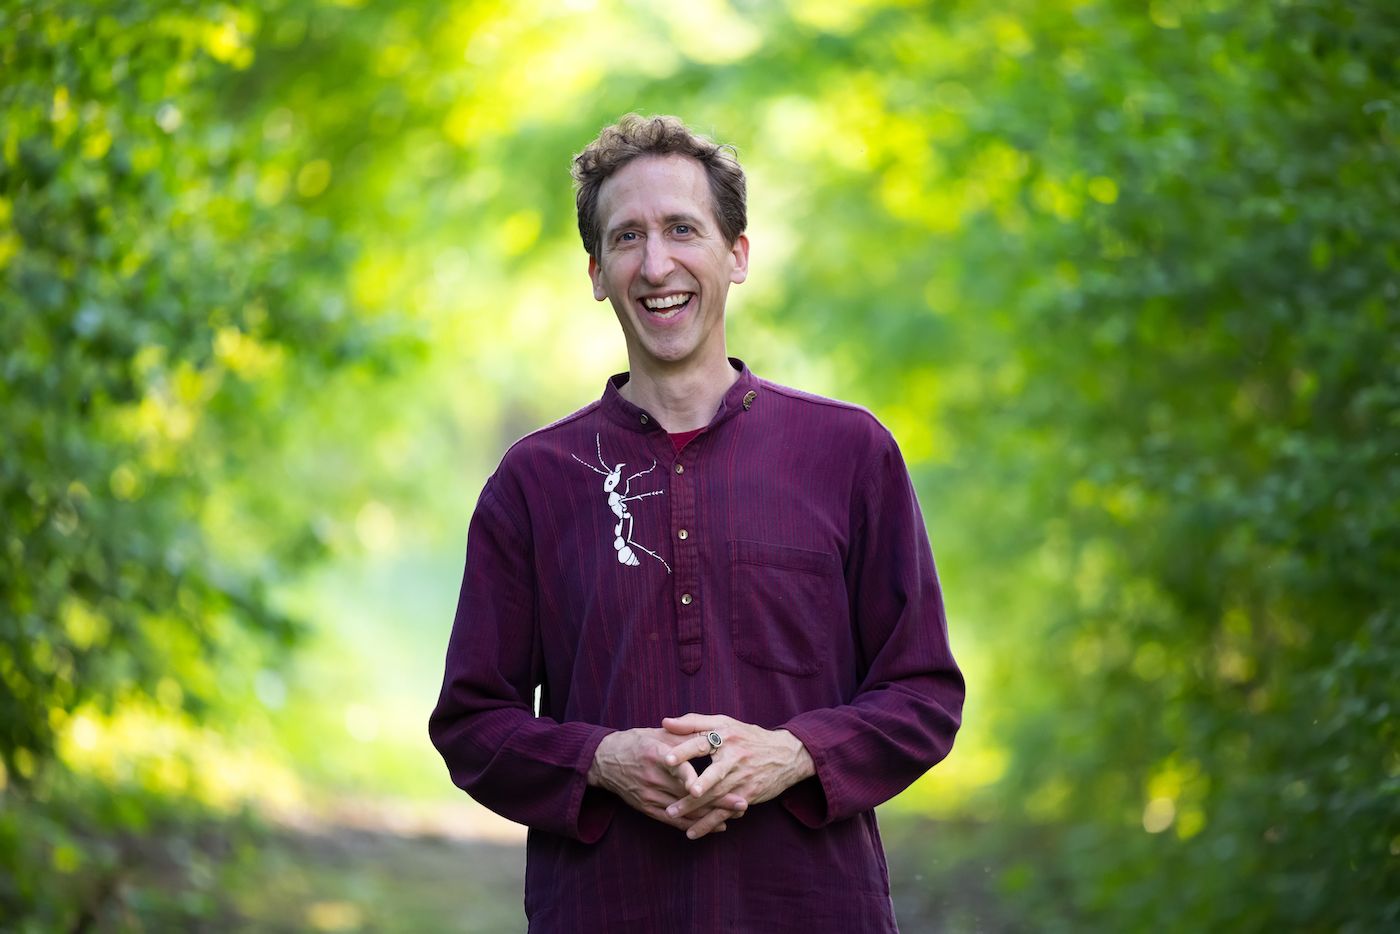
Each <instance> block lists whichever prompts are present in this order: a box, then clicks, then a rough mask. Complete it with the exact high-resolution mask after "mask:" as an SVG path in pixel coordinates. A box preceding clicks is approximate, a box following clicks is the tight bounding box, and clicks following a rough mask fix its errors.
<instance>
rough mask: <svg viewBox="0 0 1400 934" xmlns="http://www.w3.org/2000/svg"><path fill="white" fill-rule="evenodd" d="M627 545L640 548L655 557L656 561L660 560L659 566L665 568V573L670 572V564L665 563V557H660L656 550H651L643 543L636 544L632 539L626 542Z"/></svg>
mask: <svg viewBox="0 0 1400 934" xmlns="http://www.w3.org/2000/svg"><path fill="white" fill-rule="evenodd" d="M628 545H629V546H630V547H632V548H640V549H641V550H642V551H645V552H646V553H647V554H649V555H651V556H652V557H653V558H655V559H656V560H657V561H660V562H661V566H662V567H664V568H665V569H666V573H667V574H670V573H671V566H670V565H669V564H667V563H666V559H665V558H663V557H661V556H660V555H659V554H657V553H656V552H654V551H652V550H651V549H650V548H648V547H646V546H645V545H638V544H637V543H636V542H633V541H629V542H628Z"/></svg>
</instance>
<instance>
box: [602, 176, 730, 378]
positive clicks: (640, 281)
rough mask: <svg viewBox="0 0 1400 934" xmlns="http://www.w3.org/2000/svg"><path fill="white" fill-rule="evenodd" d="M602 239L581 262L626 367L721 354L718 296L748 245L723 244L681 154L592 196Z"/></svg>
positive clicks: (616, 179)
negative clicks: (608, 310)
mask: <svg viewBox="0 0 1400 934" xmlns="http://www.w3.org/2000/svg"><path fill="white" fill-rule="evenodd" d="M598 216H599V218H600V219H601V222H602V228H603V230H602V237H601V239H600V241H599V246H598V254H599V255H598V256H597V257H589V260H588V274H589V276H590V277H591V278H592V280H593V297H594V298H596V299H597V300H598V301H600V302H601V301H602V300H603V299H605V298H606V299H609V300H611V301H612V306H613V310H614V311H616V312H617V319H618V321H619V322H621V323H622V330H623V333H624V334H625V335H626V338H627V350H628V356H629V359H630V360H631V361H632V363H633V365H634V366H646V365H647V364H648V363H650V364H653V365H656V366H658V367H659V368H662V369H664V368H666V366H667V365H668V364H675V363H681V362H685V361H688V360H691V359H695V358H699V357H703V356H704V354H705V352H706V351H707V350H708V351H711V352H718V353H719V354H720V355H721V356H723V352H724V300H725V296H726V295H728V293H729V286H730V283H738V282H743V281H744V279H745V278H747V276H748V271H749V242H748V240H747V239H746V238H745V237H743V236H740V237H739V239H738V240H737V241H735V243H734V245H733V246H729V245H728V244H726V243H725V242H724V237H723V235H721V234H720V231H719V225H718V224H717V223H716V222H715V216H714V210H713V208H712V206H711V199H710V186H709V182H708V180H707V179H706V177H705V169H704V167H703V166H701V165H700V163H699V162H696V161H695V160H694V159H691V158H689V157H688V156H680V155H671V156H645V157H642V158H640V159H634V160H633V161H631V162H629V163H627V165H625V166H623V167H622V168H621V169H618V170H617V171H616V172H615V173H613V174H612V175H611V176H609V177H608V179H607V180H606V181H604V182H603V186H602V188H600V189H599V191H598Z"/></svg>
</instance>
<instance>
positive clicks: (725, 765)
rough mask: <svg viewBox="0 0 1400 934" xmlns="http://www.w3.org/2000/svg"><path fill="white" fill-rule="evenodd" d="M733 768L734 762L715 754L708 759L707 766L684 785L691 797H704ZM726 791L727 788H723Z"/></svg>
mask: <svg viewBox="0 0 1400 934" xmlns="http://www.w3.org/2000/svg"><path fill="white" fill-rule="evenodd" d="M733 768H734V763H733V762H730V761H729V760H727V759H726V758H724V757H723V756H719V755H716V756H714V757H713V758H711V759H710V764H709V767H708V768H706V769H705V771H703V772H701V773H700V774H699V775H698V776H697V777H696V779H695V781H693V782H690V783H689V784H688V785H686V790H687V791H689V792H690V794H691V796H692V797H695V798H704V797H705V796H706V795H707V794H709V793H710V791H711V790H713V789H714V788H716V787H717V786H718V785H719V783H720V782H722V781H723V780H724V779H725V778H727V777H728V775H729V773H730V771H731V770H732V769H733ZM725 790H726V791H727V790H728V789H725Z"/></svg>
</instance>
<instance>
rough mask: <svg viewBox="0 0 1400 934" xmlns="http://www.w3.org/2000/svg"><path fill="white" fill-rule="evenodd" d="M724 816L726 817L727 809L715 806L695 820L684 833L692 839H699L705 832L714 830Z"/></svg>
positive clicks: (723, 819) (722, 821) (722, 820)
mask: <svg viewBox="0 0 1400 934" xmlns="http://www.w3.org/2000/svg"><path fill="white" fill-rule="evenodd" d="M726 817H728V812H727V811H724V810H722V809H720V808H716V809H715V810H713V811H711V812H710V813H709V814H706V815H705V816H704V817H702V818H700V819H699V820H698V821H696V822H695V823H694V825H692V826H691V828H690V829H689V830H687V831H686V832H685V835H686V836H687V837H689V838H690V839H692V840H699V839H700V838H701V837H703V836H705V834H707V833H710V832H711V831H713V830H716V829H717V828H718V827H719V826H720V825H721V824H723V823H724V821H725V818H726Z"/></svg>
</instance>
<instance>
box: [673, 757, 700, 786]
mask: <svg viewBox="0 0 1400 934" xmlns="http://www.w3.org/2000/svg"><path fill="white" fill-rule="evenodd" d="M672 774H674V775H675V776H676V779H677V780H678V781H679V782H680V793H681V794H685V790H686V789H687V788H689V787H690V783H691V782H693V781H695V779H696V773H695V766H693V765H691V764H690V761H689V760H686V761H685V762H682V763H681V764H680V765H678V766H676V769H675V772H674V773H672Z"/></svg>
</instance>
